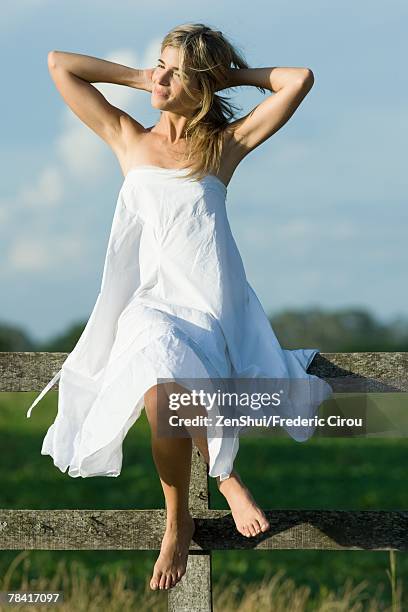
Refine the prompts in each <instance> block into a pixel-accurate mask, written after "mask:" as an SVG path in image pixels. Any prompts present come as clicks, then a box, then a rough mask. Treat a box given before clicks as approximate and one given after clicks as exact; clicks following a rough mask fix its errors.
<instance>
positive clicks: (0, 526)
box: [0, 352, 408, 612]
mask: <svg viewBox="0 0 408 612" xmlns="http://www.w3.org/2000/svg"><path fill="white" fill-rule="evenodd" d="M66 357H67V353H6V352H4V353H0V391H39V390H40V389H41V388H43V387H44V386H45V384H46V383H47V382H48V380H49V379H50V378H51V377H52V375H53V373H55V372H56V371H57V370H59V369H60V367H61V365H62V363H63V362H64V361H65V359H66ZM308 372H309V373H311V374H316V375H317V376H320V377H321V378H324V379H327V380H328V381H329V382H330V384H332V383H333V381H338V382H339V383H340V384H339V388H341V380H342V379H345V377H347V379H348V380H350V378H351V379H353V380H356V381H361V382H363V383H364V389H365V391H366V392H406V391H407V388H408V353H320V354H318V355H316V357H315V358H314V360H313V362H312V363H311V365H310V366H309V369H308ZM332 387H333V389H334V390H335V391H336V388H335V385H333V384H332ZM55 388H57V387H55ZM22 418H23V415H22ZM24 418H25V414H24ZM44 433H45V432H44ZM191 476H192V477H191V485H190V497H189V502H190V509H191V512H192V515H193V517H194V519H195V523H196V532H195V535H194V539H193V541H192V543H191V547H190V551H189V557H188V563H187V571H186V574H185V576H184V577H183V578H182V579H181V581H180V582H179V583H178V584H177V585H176V586H175V587H173V588H172V589H170V590H169V591H168V610H170V611H173V612H176V611H177V612H184V611H186V612H187V611H188V612H209V611H210V610H212V609H213V608H212V588H211V551H212V550H232V549H242V550H244V549H251V550H265V549H268V550H282V549H302V550H304V549H319V550H323V549H337V550H373V551H375V550H400V551H405V550H408V511H405V510H394V511H383V510H375V511H368V510H364V511H335V510H313V511H306V510H284V509H283V510H265V514H266V516H267V517H268V520H269V522H270V525H271V528H270V530H269V531H268V532H267V533H266V534H259V535H258V536H256V537H254V538H245V537H244V536H241V534H239V533H238V532H237V530H236V528H235V525H234V521H233V519H232V516H231V513H230V512H229V511H227V510H211V509H210V508H209V494H208V469H207V466H206V464H205V462H204V460H203V458H202V456H201V454H200V453H199V451H198V449H197V448H196V447H193V460H192V474H191ZM164 528H165V510H164V509H156V510H1V509H0V549H2V550H16V549H19V550H21V549H22V550H27V549H35V550H159V549H160V544H161V538H162V535H163V533H164Z"/></svg>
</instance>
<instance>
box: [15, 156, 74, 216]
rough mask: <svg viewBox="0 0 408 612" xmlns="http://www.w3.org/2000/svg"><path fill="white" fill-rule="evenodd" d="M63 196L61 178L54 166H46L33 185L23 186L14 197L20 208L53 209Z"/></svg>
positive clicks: (59, 172)
mask: <svg viewBox="0 0 408 612" xmlns="http://www.w3.org/2000/svg"><path fill="white" fill-rule="evenodd" d="M62 196H63V177H62V174H61V171H60V170H59V169H58V168H57V167H56V166H52V165H49V166H46V167H45V168H43V170H41V172H40V174H39V176H38V178H37V180H36V181H35V183H34V185H28V186H23V187H22V188H21V190H20V191H19V193H18V194H17V196H16V201H17V202H19V204H20V206H30V207H35V208H49V207H50V206H52V207H54V206H55V205H56V204H58V203H59V202H61V200H62Z"/></svg>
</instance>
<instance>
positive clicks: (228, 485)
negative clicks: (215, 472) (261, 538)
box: [217, 470, 270, 538]
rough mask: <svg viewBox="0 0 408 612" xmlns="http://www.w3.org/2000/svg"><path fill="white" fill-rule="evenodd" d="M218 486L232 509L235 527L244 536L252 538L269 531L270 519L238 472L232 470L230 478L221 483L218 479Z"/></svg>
mask: <svg viewBox="0 0 408 612" xmlns="http://www.w3.org/2000/svg"><path fill="white" fill-rule="evenodd" d="M217 484H218V490H219V491H220V492H221V493H222V494H223V495H224V497H225V499H226V500H227V502H228V505H229V507H230V508H231V512H232V516H233V518H234V521H235V525H236V527H237V529H238V531H239V532H240V533H242V535H244V536H246V537H247V538H250V537H251V536H256V535H258V534H259V533H263V532H265V531H267V530H268V529H269V527H270V525H269V522H268V519H267V518H266V516H265V514H264V512H263V511H262V510H261V508H260V507H259V506H258V505H257V503H256V502H255V500H254V498H253V497H252V495H251V493H250V491H249V490H248V489H247V487H246V486H245V485H244V483H243V482H242V480H241V478H240V477H239V475H238V472H236V471H235V470H232V472H231V474H230V477H229V478H227V479H226V480H222V481H221V482H220V481H219V478H217Z"/></svg>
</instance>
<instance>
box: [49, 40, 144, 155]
mask: <svg viewBox="0 0 408 612" xmlns="http://www.w3.org/2000/svg"><path fill="white" fill-rule="evenodd" d="M48 69H49V71H50V74H51V77H52V79H53V80H54V83H55V85H56V87H57V89H58V91H59V92H60V94H61V96H62V98H63V99H64V101H65V102H66V104H67V105H68V106H69V107H70V109H71V110H72V111H73V112H74V113H75V114H76V115H77V116H78V117H79V118H80V119H81V121H83V122H84V123H85V124H86V125H87V126H88V127H90V128H91V129H92V130H93V131H94V132H96V133H97V134H98V136H100V137H101V138H102V139H103V140H105V142H107V143H108V144H109V145H110V146H111V147H112V149H113V150H114V151H115V152H116V153H122V154H124V153H125V152H126V151H125V150H126V142H127V135H128V132H129V130H132V132H133V133H135V132H137V133H141V132H143V131H144V127H143V126H142V125H141V124H140V123H138V122H137V121H136V120H135V119H133V117H131V116H130V115H128V114H127V113H126V112H125V111H123V110H121V109H120V108H117V107H116V106H113V105H112V104H110V103H109V102H108V101H107V99H106V98H105V97H104V96H103V95H102V93H101V92H100V91H99V90H98V89H97V88H96V87H94V86H93V85H91V83H101V82H103V83H115V84H118V85H127V86H129V87H134V88H136V89H143V90H145V91H151V89H150V87H151V79H150V73H149V70H139V69H137V68H130V67H128V66H123V65H121V64H116V63H114V62H109V61H107V60H103V59H99V58H96V57H91V56H89V55H81V54H79V53H67V52H62V51H50V53H49V54H48Z"/></svg>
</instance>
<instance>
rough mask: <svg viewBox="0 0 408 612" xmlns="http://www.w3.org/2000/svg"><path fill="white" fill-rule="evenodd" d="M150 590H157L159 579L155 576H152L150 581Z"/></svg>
mask: <svg viewBox="0 0 408 612" xmlns="http://www.w3.org/2000/svg"><path fill="white" fill-rule="evenodd" d="M150 588H151V589H153V590H156V589H158V588H159V577H158V576H156V574H154V575H153V578H152V579H151V581H150Z"/></svg>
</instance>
